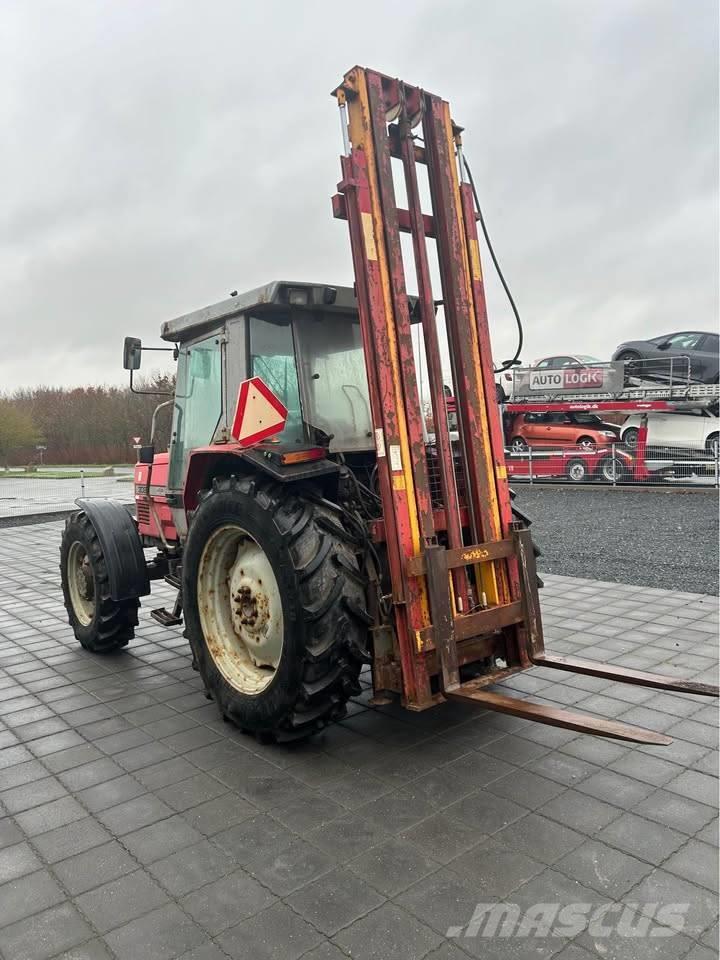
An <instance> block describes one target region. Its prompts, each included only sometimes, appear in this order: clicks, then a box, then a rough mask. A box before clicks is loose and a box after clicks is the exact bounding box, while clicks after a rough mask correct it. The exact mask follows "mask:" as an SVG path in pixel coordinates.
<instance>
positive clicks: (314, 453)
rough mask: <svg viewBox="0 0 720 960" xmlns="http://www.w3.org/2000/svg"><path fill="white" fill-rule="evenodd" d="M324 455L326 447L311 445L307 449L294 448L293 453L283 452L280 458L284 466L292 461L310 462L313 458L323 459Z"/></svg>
mask: <svg viewBox="0 0 720 960" xmlns="http://www.w3.org/2000/svg"><path fill="white" fill-rule="evenodd" d="M324 457H325V448H324V447H309V448H308V449H307V450H293V451H292V452H291V453H281V454H280V458H279V459H280V463H282V464H283V466H289V465H290V464H291V463H308V462H309V461H311V460H322V459H323V458H324Z"/></svg>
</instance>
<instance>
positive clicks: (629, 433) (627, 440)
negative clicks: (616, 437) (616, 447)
mask: <svg viewBox="0 0 720 960" xmlns="http://www.w3.org/2000/svg"><path fill="white" fill-rule="evenodd" d="M622 438H623V442H624V444H625V446H626V447H628V448H629V449H630V450H634V449H635V447H636V446H637V445H638V429H637V427H628V429H627V430H626V431H625V433H623V435H622Z"/></svg>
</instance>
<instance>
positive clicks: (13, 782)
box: [0, 760, 48, 790]
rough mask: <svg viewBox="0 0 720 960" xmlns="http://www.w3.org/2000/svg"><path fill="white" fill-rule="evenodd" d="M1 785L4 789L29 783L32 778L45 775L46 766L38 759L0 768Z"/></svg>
mask: <svg viewBox="0 0 720 960" xmlns="http://www.w3.org/2000/svg"><path fill="white" fill-rule="evenodd" d="M0 769H2V774H0V776H1V777H2V785H3V787H4V788H5V789H6V790H9V789H11V788H12V787H19V786H22V784H24V783H31V782H32V781H33V780H42V779H44V778H45V777H47V775H48V772H47V768H46V767H44V766H43V765H42V764H41V763H40V761H39V760H29V761H28V762H27V763H18V764H17V765H15V766H12V767H5V768H2V767H1V766H0Z"/></svg>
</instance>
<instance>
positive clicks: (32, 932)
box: [0, 903, 93, 960]
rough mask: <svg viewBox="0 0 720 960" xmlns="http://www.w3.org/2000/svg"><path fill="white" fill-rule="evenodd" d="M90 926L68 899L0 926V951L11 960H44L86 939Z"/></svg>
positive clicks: (87, 938) (90, 931)
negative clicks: (8, 924)
mask: <svg viewBox="0 0 720 960" xmlns="http://www.w3.org/2000/svg"><path fill="white" fill-rule="evenodd" d="M92 936H93V931H92V929H91V928H90V927H89V926H88V925H87V923H86V922H85V921H84V920H83V918H82V917H81V916H80V914H79V913H78V912H77V910H76V909H75V908H74V907H73V906H72V905H71V904H69V903H63V904H60V905H59V906H57V907H52V908H51V909H49V910H44V911H43V912H42V913H36V914H34V915H33V916H31V917H27V918H26V919H25V920H20V921H18V922H17V923H13V924H10V926H7V927H2V928H1V929H0V952H2V954H3V955H4V956H6V957H12V958H13V960H20V958H22V960H47V958H48V957H54V956H55V955H56V954H58V953H61V952H62V951H63V950H67V949H68V948H70V947H73V946H75V945H76V944H78V943H82V942H83V941H84V940H89V939H91V937H92Z"/></svg>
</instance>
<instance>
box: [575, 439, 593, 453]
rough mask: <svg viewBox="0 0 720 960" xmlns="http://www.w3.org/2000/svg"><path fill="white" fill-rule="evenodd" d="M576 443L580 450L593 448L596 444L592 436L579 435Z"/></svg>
mask: <svg viewBox="0 0 720 960" xmlns="http://www.w3.org/2000/svg"><path fill="white" fill-rule="evenodd" d="M577 445H578V446H579V447H580V449H581V450H594V449H595V446H596V444H595V441H594V440H593V438H592V437H580V438H579V439H578V442H577Z"/></svg>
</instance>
